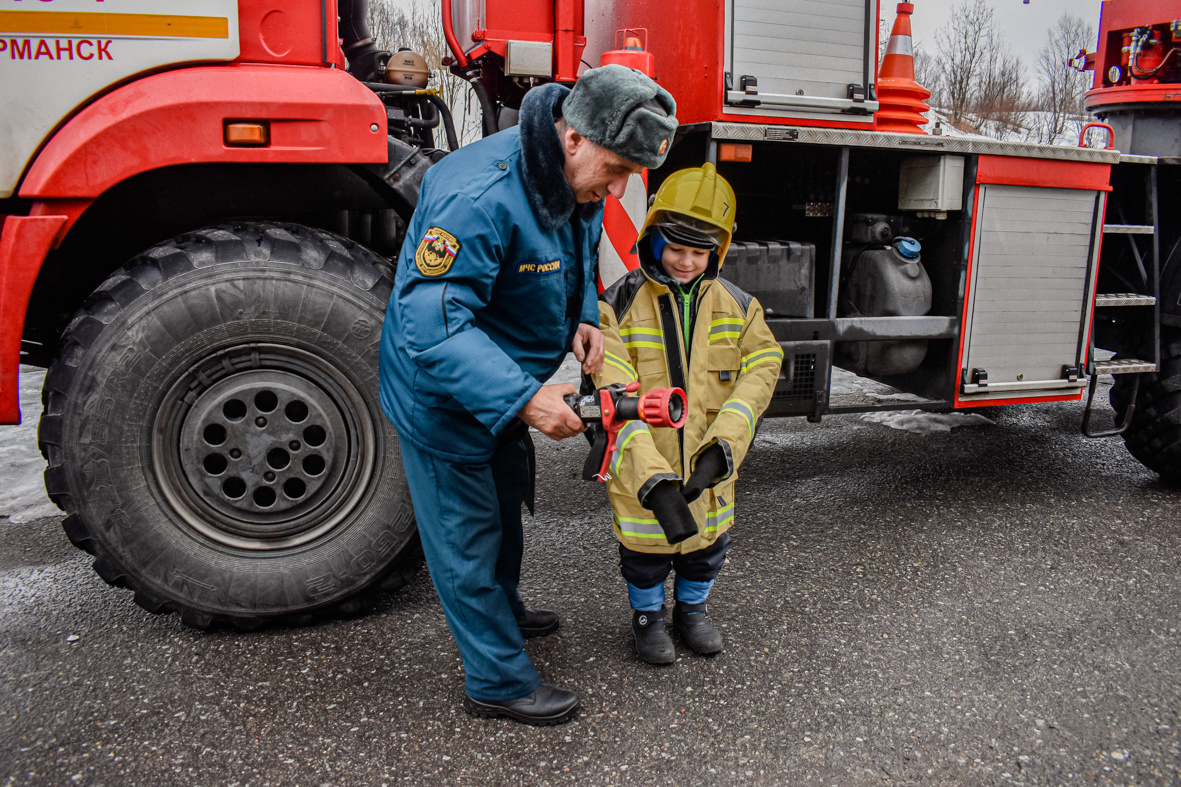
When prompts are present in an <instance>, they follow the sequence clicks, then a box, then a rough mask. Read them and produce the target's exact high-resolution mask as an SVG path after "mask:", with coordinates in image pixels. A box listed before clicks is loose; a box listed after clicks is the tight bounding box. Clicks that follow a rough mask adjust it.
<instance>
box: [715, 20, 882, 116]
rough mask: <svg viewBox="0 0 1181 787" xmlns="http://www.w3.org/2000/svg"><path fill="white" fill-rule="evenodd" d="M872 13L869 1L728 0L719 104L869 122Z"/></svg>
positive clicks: (874, 106) (874, 23)
mask: <svg viewBox="0 0 1181 787" xmlns="http://www.w3.org/2000/svg"><path fill="white" fill-rule="evenodd" d="M876 12H877V3H875V2H874V1H873V0H774V2H771V1H770V0H729V2H727V3H726V27H727V33H728V35H727V47H726V71H727V73H728V75H729V78H728V79H727V85H726V93H725V96H726V103H727V104H729V105H731V106H733V107H757V111H758V113H759V114H780V113H792V114H796V113H806V114H813V113H842V112H843V113H849V112H862V113H865V120H866V121H867V122H868V121H870V120H871V117H870V114H869V113H872V112H874V111H875V110H876V109H877V102H876V101H873V100H867V99H871V97H872V92H871V91H870V89H869V84H870V83H871V82H872V81H873V63H872V61H873V48H874V44H875V40H874V37H873V36H874V35H875V32H874V31H875V30H876V27H877V18H876ZM728 111H732V110H729V109H728Z"/></svg>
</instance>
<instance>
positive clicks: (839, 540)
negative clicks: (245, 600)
mask: <svg viewBox="0 0 1181 787" xmlns="http://www.w3.org/2000/svg"><path fill="white" fill-rule="evenodd" d="M986 414H987V415H988V417H989V418H991V419H992V420H993V421H995V424H994V425H984V426H971V427H960V428H957V429H955V430H954V431H951V432H945V433H936V434H914V433H910V432H906V431H899V430H896V429H890V428H887V427H886V426H884V425H880V424H875V423H869V422H866V421H864V420H861V419H859V418H857V417H856V416H844V417H839V418H829V419H826V420H825V421H824V423H822V424H820V425H811V424H807V423H805V422H803V421H802V420H789V421H768V422H766V423H765V424H764V425H763V428H762V430H761V432H760V435H759V437H758V438H757V448H756V450H755V451H754V453H753V454H752V455H751V457H750V459H749V461H748V462H747V464H746V465H745V466H744V467H743V469H742V479H741V481H740V482H739V487H738V488H739V495H738V501H737V506H738V508H737V520H736V525H735V528H734V530H733V535H734V546H733V548H732V551H731V553H730V559H729V562H728V564H727V566H726V568H725V569H724V570H723V572H722V575H721V577H720V579H719V580H718V583H717V585H716V588H715V590H714V593H713V595H712V597H711V599H710V610H711V614H712V617H713V619H714V620H715V621H716V622H717V623H718V624H719V625H720V626H721V627H722V631H723V633H724V635H725V637H726V650H725V652H724V653H722V654H721V655H719V656H717V657H715V658H700V657H696V656H694V655H692V654H691V653H687V652H685V653H683V654H681V657H680V658H679V659H678V661H677V663H676V664H675V665H673V666H671V667H667V668H655V667H651V666H648V665H646V664H644V663H642V662H640V661H638V660H637V658H636V657H635V655H634V653H633V650H632V646H631V639H630V631H629V621H630V615H629V609H628V605H627V600H626V594H625V592H624V585H623V582H622V580H621V579H620V578H619V575H618V569H617V566H616V561H617V558H616V551H615V541H614V539H613V537H612V535H611V530H610V526H609V516H608V511H609V509H608V507H607V501H606V495H605V494H604V492H603V490H602V489H601V488H600V487H598V486H597V485H595V484H591V483H587V482H583V481H581V480H579V479H578V474H579V470H580V466H581V462H582V459H583V456H584V452H585V442H580V441H578V440H572V441H567V442H566V443H563V444H555V443H552V442H549V441H548V440H545V439H544V438H539V439H538V457H539V462H540V465H541V478H540V479H539V510H538V516H537V518H536V519H533V520H531V521H528V520H527V525H526V527H527V539H528V546H527V555H526V564H525V575H526V579H525V586H524V588H523V590H524V593H525V595H526V599H527V601H531V602H535V603H536V604H537V605H540V606H546V607H549V608H553V609H557V610H560V612H561V614H562V627H561V629H560V630H559V632H558V633H557V634H556V635H554V636H551V637H548V638H545V639H540V640H532V641H530V643H529V645H528V649H529V652H530V654H531V655H532V656H533V658H534V660H535V661H536V662H537V664H538V666H539V667H540V669H541V671H542V673H543V675H544V676H545V678H546V679H548V680H550V681H553V682H556V683H559V684H561V685H563V686H567V687H570V688H572V689H575V690H577V691H578V693H579V694H580V695H581V696H582V700H583V712H582V715H581V717H580V718H579V719H578V720H577V721H576V722H574V723H571V724H568V725H565V726H562V727H554V728H548V729H534V728H529V727H524V726H520V725H517V724H513V723H511V722H507V721H484V720H477V719H473V718H470V717H469V716H467V715H466V714H465V713H464V712H463V710H462V709H461V707H460V697H461V695H462V690H463V688H462V685H463V684H462V676H461V666H460V663H459V661H458V656H457V652H456V649H455V646H454V644H453V642H452V640H451V638H450V636H449V634H448V631H447V628H446V625H445V623H444V621H443V617H442V614H441V612H440V609H439V605H438V602H437V600H436V598H435V596H434V592H433V590H432V588H431V585H430V582H429V579H428V577H427V575H426V573H425V572H423V573H422V574H420V575H419V577H418V578H417V579H416V580H415V581H414V582H413V583H412V584H411V586H410V587H409V588H407V589H405V590H404V591H402V592H400V593H397V594H394V595H391V596H389V597H388V598H386V599H385V600H384V602H382V603H381V604H380V605H379V607H378V608H377V609H376V611H374V612H373V613H371V614H369V615H367V616H365V617H362V618H359V619H355V620H344V621H337V622H330V623H326V624H321V625H318V626H315V627H310V628H300V629H271V630H266V631H262V632H255V633H250V634H241V633H232V632H214V633H201V632H196V631H192V630H188V629H186V628H184V627H182V626H181V625H180V622H179V620H178V619H177V618H176V617H175V616H171V617H156V616H152V615H149V614H148V613H146V612H143V611H142V610H140V609H139V608H138V607H136V606H135V605H134V604H133V603H132V600H131V595H130V593H128V592H127V591H122V590H116V589H112V588H109V587H107V586H106V585H104V584H103V583H102V581H101V580H100V579H99V578H98V577H97V576H96V575H95V574H94V573H93V572H92V571H91V570H90V567H89V561H88V559H87V556H86V555H84V554H83V553H81V552H79V551H77V550H75V549H73V548H72V547H71V546H70V545H69V543H68V542H67V541H66V539H65V537H64V535H63V534H62V532H61V529H60V523H59V521H58V520H56V519H48V520H44V519H43V520H38V521H35V522H32V523H28V524H20V525H18V524H12V523H7V522H4V521H3V520H0V603H2V607H0V779H4V778H7V779H8V780H9V781H10V782H11V783H14V784H36V785H40V784H53V785H59V784H72V783H78V784H86V785H112V786H114V785H120V786H121V785H172V784H177V785H182V784H183V785H311V786H312V787H316V786H317V785H382V784H389V785H392V784H399V783H411V784H478V785H497V784H528V785H534V784H538V785H541V784H558V783H575V784H643V785H648V784H655V785H663V784H668V785H673V784H675V785H696V784H706V785H711V784H719V785H726V784H735V783H752V784H790V785H794V784H826V785H827V784H834V785H848V784H891V785H896V784H940V785H942V784H986V785H992V784H1006V783H1011V784H1055V785H1056V784H1065V783H1080V784H1107V783H1114V784H1141V783H1143V784H1170V783H1173V782H1175V781H1177V780H1178V772H1179V770H1181V747H1179V744H1181V741H1179V739H1178V728H1179V725H1181V720H1179V719H1178V711H1179V710H1181V659H1179V658H1178V649H1179V643H1181V635H1179V634H1178V628H1179V627H1181V616H1179V606H1181V603H1179V600H1181V566H1179V562H1178V554H1179V552H1181V549H1179V547H1181V493H1179V492H1178V491H1175V490H1172V489H1169V488H1167V487H1164V486H1162V485H1161V484H1160V483H1159V481H1158V480H1157V479H1156V476H1155V475H1153V474H1152V473H1150V472H1149V471H1147V470H1145V469H1144V468H1142V467H1141V466H1139V465H1138V464H1137V463H1136V462H1135V461H1134V460H1133V459H1131V457H1129V456H1128V455H1127V454H1126V453H1125V451H1124V449H1123V447H1122V445H1121V444H1120V442H1119V441H1118V440H1105V441H1095V440H1086V439H1084V438H1082V437H1081V436H1080V435H1079V434H1078V423H1079V419H1080V415H1081V407H1079V406H1075V405H1071V406H1066V407H1063V406H1058V405H1030V406H1026V407H1023V408H1008V409H1003V410H992V411H989V412H988V413H986Z"/></svg>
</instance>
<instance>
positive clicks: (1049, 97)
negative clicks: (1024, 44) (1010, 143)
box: [1034, 13, 1095, 143]
mask: <svg viewBox="0 0 1181 787" xmlns="http://www.w3.org/2000/svg"><path fill="white" fill-rule="evenodd" d="M1094 40H1095V30H1094V28H1092V27H1091V26H1090V25H1089V24H1087V23H1086V22H1085V21H1084V20H1082V19H1080V18H1079V17H1077V16H1071V15H1070V14H1069V13H1065V14H1063V15H1062V16H1061V17H1060V18H1059V19H1058V22H1057V24H1055V25H1054V27H1052V28H1050V31H1049V33H1048V34H1047V37H1046V45H1045V46H1044V47H1042V50H1041V52H1039V53H1038V58H1037V71H1038V77H1039V81H1040V83H1041V84H1040V86H1039V90H1038V102H1037V103H1038V108H1039V109H1041V110H1042V112H1043V122H1041V123H1040V124H1039V125H1038V127H1037V128H1036V129H1035V133H1034V136H1035V139H1036V141H1038V142H1045V143H1054V142H1057V141H1059V138H1060V137H1061V136H1062V134H1063V132H1065V131H1066V130H1067V129H1068V128H1069V127H1070V126H1071V125H1074V126H1081V124H1082V123H1083V122H1085V110H1084V109H1083V96H1084V94H1085V93H1086V91H1087V88H1088V87H1089V86H1090V77H1089V76H1088V75H1087V74H1086V73H1083V72H1079V71H1077V70H1075V69H1074V68H1072V67H1071V66H1070V65H1069V62H1070V61H1071V60H1073V59H1074V57H1075V56H1076V55H1078V53H1079V51H1080V50H1086V48H1087V47H1088V46H1090V45H1091V44H1092V43H1093V42H1094Z"/></svg>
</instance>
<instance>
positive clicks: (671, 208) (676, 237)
mask: <svg viewBox="0 0 1181 787" xmlns="http://www.w3.org/2000/svg"><path fill="white" fill-rule="evenodd" d="M736 207H737V204H736V200H735V198H734V189H732V188H730V184H729V183H727V182H726V179H725V178H723V177H722V176H721V175H719V174H718V171H717V169H716V168H715V167H714V165H713V164H711V163H709V162H708V161H707V162H706V163H705V164H702V165H701V166H700V167H696V168H694V169H682V170H678V171H676V172H674V173H673V174H671V175H669V176H668V178H667V179H666V180H665V181H664V183H662V184H660V188H659V189H657V191H656V195H655V196H654V197H653V198H652V204H651V206H650V207H649V208H648V216H647V218H645V219H644V226H643V227H642V228H641V229H640V235H639V237H641V238H643V237H645V236H646V235H647V234H648V232H649V231H650V230H651V229H653V228H656V229H659V230H660V232H661V234H663V235H664V236H665V238H667V239H668V240H669V241H670V242H673V243H678V242H679V243H682V244H684V245H686V246H696V247H698V248H715V249H717V252H718V260H719V263H720V261H722V260H724V259H725V257H726V250H727V249H729V248H730V238H731V236H732V235H733V234H734V228H735V227H736V226H737V224H736V223H735V221H734V212H735V209H736Z"/></svg>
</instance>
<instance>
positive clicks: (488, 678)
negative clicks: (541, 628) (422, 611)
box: [399, 424, 541, 700]
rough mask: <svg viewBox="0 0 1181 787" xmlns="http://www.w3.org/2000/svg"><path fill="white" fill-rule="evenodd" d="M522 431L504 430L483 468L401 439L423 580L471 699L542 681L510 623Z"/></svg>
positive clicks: (519, 538) (518, 606)
mask: <svg viewBox="0 0 1181 787" xmlns="http://www.w3.org/2000/svg"><path fill="white" fill-rule="evenodd" d="M525 429H526V427H525V426H524V424H520V425H519V427H516V428H514V427H510V428H508V429H506V430H505V434H504V435H502V436H501V439H500V440H499V441H498V444H497V449H496V453H495V455H494V456H493V457H492V459H491V460H490V461H489V462H487V463H480V462H472V463H460V462H452V461H449V460H446V459H441V458H439V457H438V456H435V455H433V454H430V453H427V452H425V451H421V450H419V449H418V448H416V447H414V445H412V444H411V442H410V441H409V440H401V441H399V442H400V444H401V449H402V461H403V463H404V464H405V470H406V480H407V481H408V482H409V485H410V497H411V499H412V500H413V502H414V515H415V517H416V519H417V520H418V532H419V535H420V536H421V537H422V549H423V552H424V553H425V555H426V563H427V567H428V568H429V569H430V573H431V581H432V582H433V583H434V585H435V591H436V592H437V593H438V594H439V601H440V602H441V603H442V605H443V614H444V615H445V616H446V618H447V625H448V626H449V627H450V628H451V634H452V636H454V637H455V642H456V644H457V645H458V646H459V654H460V656H462V657H463V669H464V673H465V676H466V677H465V679H464V689H465V691H466V692H467V694H468V696H470V697H473V698H474V699H478V700H507V699H516V698H517V697H524V696H525V695H527V694H531V693H533V691H534V690H535V689H536V688H537V686H538V684H539V683H541V676H540V675H538V673H537V669H536V668H535V667H534V666H533V662H532V660H531V659H530V658H529V656H528V655H527V654H526V653H525V639H524V637H522V636H521V630H520V628H519V627H518V626H517V616H518V615H520V614H522V613H523V612H524V610H525V606H524V604H522V603H521V597H520V596H519V595H517V585H518V583H519V582H520V577H521V555H522V552H523V550H524V535H523V533H522V529H521V504H522V502H523V501H524V497H525V493H526V489H527V487H528V484H529V481H530V479H529V469H528V464H527V459H526V448H525V445H524V444H523V442H522V438H523V437H524V439H528V436H527V434H526V432H525Z"/></svg>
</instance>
